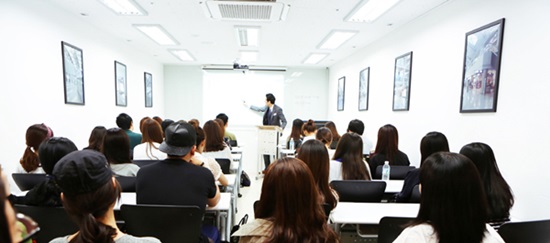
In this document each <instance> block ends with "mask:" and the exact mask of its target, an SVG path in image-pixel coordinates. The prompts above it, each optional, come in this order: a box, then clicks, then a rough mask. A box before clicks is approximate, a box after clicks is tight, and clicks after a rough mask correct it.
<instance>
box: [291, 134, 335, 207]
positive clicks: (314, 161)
mask: <svg viewBox="0 0 550 243" xmlns="http://www.w3.org/2000/svg"><path fill="white" fill-rule="evenodd" d="M319 131H321V129H319ZM317 134H319V133H317ZM296 158H298V159H300V160H301V161H303V162H304V163H306V165H307V167H309V169H310V170H311V173H312V175H313V180H314V181H315V184H317V190H318V191H319V197H320V199H321V201H322V202H324V203H326V204H328V205H329V207H330V210H332V209H334V208H335V207H336V204H337V203H338V198H337V197H338V194H337V193H336V191H334V190H333V189H332V188H330V185H329V184H328V173H329V164H330V159H329V156H328V152H327V147H326V144H323V143H322V142H321V141H319V140H309V141H307V142H305V143H304V144H302V147H301V149H300V153H299V154H298V155H297V156H296Z"/></svg>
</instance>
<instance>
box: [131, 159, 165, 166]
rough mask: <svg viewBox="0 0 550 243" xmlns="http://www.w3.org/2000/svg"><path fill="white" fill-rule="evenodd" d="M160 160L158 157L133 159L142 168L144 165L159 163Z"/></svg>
mask: <svg viewBox="0 0 550 243" xmlns="http://www.w3.org/2000/svg"><path fill="white" fill-rule="evenodd" d="M159 161H160V160H156V159H134V160H132V163H134V164H136V165H137V166H139V167H140V168H141V167H143V166H147V165H152V164H154V163H157V162H159Z"/></svg>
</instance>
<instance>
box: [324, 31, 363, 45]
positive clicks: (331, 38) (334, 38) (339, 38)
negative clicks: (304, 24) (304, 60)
mask: <svg viewBox="0 0 550 243" xmlns="http://www.w3.org/2000/svg"><path fill="white" fill-rule="evenodd" d="M355 34H357V31H347V30H333V31H331V32H330V33H329V34H328V35H327V37H325V39H324V40H323V41H321V44H319V46H318V48H319V49H325V50H334V49H336V48H338V47H340V46H341V45H342V44H344V42H346V41H348V40H349V39H351V37H353V36H354V35H355Z"/></svg>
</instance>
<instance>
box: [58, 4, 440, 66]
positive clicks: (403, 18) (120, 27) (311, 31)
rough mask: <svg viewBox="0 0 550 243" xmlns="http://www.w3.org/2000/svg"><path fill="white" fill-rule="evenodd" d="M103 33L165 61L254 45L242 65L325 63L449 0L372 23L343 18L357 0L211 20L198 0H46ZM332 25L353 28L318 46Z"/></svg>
mask: <svg viewBox="0 0 550 243" xmlns="http://www.w3.org/2000/svg"><path fill="white" fill-rule="evenodd" d="M50 1H51V2H52V3H54V4H56V5H58V6H59V7H60V8H62V9H65V10H66V11H68V12H69V14H73V15H75V16H78V18H81V19H82V20H84V21H86V22H89V23H90V24H92V25H94V26H96V27H98V28H99V29H100V30H103V31H105V32H106V33H108V34H110V35H112V36H115V37H116V38H120V39H121V40H124V41H127V42H128V44H129V45H132V46H134V47H135V48H136V49H138V50H140V51H143V52H145V53H147V54H150V55H151V57H152V58H155V59H157V60H158V61H159V62H161V63H164V64H180V65H205V64H224V65H228V64H232V63H233V62H234V61H235V60H236V59H237V58H238V57H239V51H240V50H257V51H258V52H259V56H258V61H256V62H254V63H243V62H239V63H240V64H241V65H261V66H286V67H328V66H331V65H332V64H334V63H336V62H338V61H339V60H342V59H344V58H346V57H347V56H349V55H351V54H353V53H354V52H355V51H356V50H358V49H361V48H363V47H365V46H367V45H368V44H369V43H372V42H373V41H375V40H377V39H379V38H381V37H382V36H384V35H386V34H388V33H390V32H391V31H393V30H395V29H396V28H399V27H400V26H402V25H404V24H406V23H408V22H410V21H412V20H414V19H416V18H418V17H420V16H422V15H423V14H425V13H427V12H429V11H430V10H432V9H434V8H436V7H438V6H440V5H441V4H444V3H446V2H448V1H451V0H401V1H400V2H399V3H398V4H397V5H396V6H394V7H393V8H392V9H391V10H390V11H388V12H387V13H386V14H384V15H383V16H382V17H380V18H379V19H378V20H376V21H375V22H374V23H370V24H369V23H350V22H345V21H343V19H344V18H345V17H346V16H347V15H348V14H349V13H350V11H351V10H352V9H353V8H354V7H355V6H356V5H357V4H358V3H359V2H360V1H361V0H279V1H277V2H278V3H279V2H281V3H285V4H288V5H290V11H289V12H288V16H287V18H286V20H284V21H279V22H243V21H219V20H213V19H211V18H210V17H208V16H207V15H206V14H205V11H204V10H203V7H202V6H201V5H202V4H203V3H202V2H203V1H197V0H136V2H137V3H138V4H140V5H141V7H142V8H143V9H145V10H146V11H147V12H148V15H147V16H119V15H117V14H115V13H114V12H113V11H111V10H110V9H108V8H107V7H106V6H105V5H103V4H102V3H101V2H99V1H98V0H86V1H82V0H50ZM133 24H160V25H162V26H163V27H164V29H166V30H167V31H168V32H169V33H170V34H171V35H172V36H173V37H175V38H176V39H177V41H178V42H179V43H180V44H179V45H177V46H159V45H158V44H156V43H155V42H154V41H152V40H151V39H149V38H148V37H147V36H145V35H144V34H142V33H141V32H140V31H138V30H137V29H136V28H134V27H132V25H133ZM235 25H257V26H261V30H260V40H259V42H260V44H259V47H256V48H250V47H248V48H242V47H239V46H238V44H237V38H236V34H235V30H234V26H235ZM332 30H352V31H358V32H359V33H358V34H357V35H355V36H354V37H353V38H352V39H350V40H349V41H347V42H346V43H344V44H343V45H342V46H340V47H339V48H338V49H336V50H330V51H326V50H318V49H317V46H318V45H319V43H320V42H321V41H322V40H323V39H324V38H325V37H326V36H327V35H328V34H329V33H330V32H331V31H332ZM168 49H186V50H188V51H189V52H190V54H191V55H192V56H193V57H194V58H195V59H196V61H194V62H183V61H180V60H179V59H177V58H176V57H174V56H173V55H172V54H171V53H169V52H168V51H167V50H168ZM310 53H328V54H329V56H328V57H326V58H325V59H324V60H323V61H321V62H320V63H319V64H316V65H305V64H302V62H303V61H304V60H305V58H306V57H307V56H308V55H309V54H310Z"/></svg>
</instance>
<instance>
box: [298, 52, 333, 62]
mask: <svg viewBox="0 0 550 243" xmlns="http://www.w3.org/2000/svg"><path fill="white" fill-rule="evenodd" d="M327 56H328V54H327V53H311V54H310V55H309V56H308V57H307V58H306V60H304V64H317V63H319V62H320V61H321V60H323V58H325V57H327Z"/></svg>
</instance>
